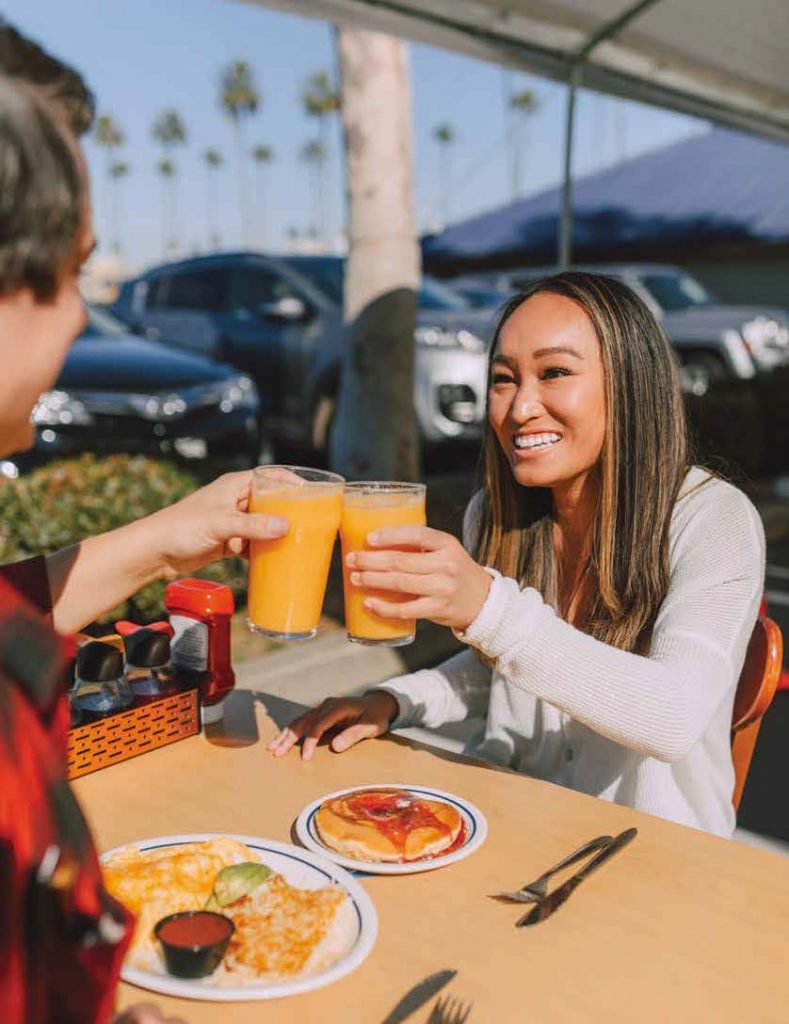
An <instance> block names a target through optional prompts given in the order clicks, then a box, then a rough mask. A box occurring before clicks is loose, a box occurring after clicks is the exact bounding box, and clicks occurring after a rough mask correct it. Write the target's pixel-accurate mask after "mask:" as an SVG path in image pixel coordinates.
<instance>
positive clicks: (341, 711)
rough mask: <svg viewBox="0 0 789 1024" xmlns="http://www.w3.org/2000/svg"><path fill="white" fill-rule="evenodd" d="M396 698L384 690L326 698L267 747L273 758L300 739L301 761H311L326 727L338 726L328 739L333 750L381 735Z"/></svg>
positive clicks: (394, 709) (394, 712)
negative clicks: (337, 730)
mask: <svg viewBox="0 0 789 1024" xmlns="http://www.w3.org/2000/svg"><path fill="white" fill-rule="evenodd" d="M398 711H399V707H398V704H397V701H396V700H395V699H394V697H393V696H392V695H391V693H387V692H386V691H385V690H375V691H374V692H373V693H368V694H366V695H365V696H364V697H337V698H335V697H329V698H328V699H327V700H325V701H323V703H322V704H319V705H318V706H317V707H316V708H313V709H312V711H307V712H305V714H303V715H299V717H298V718H294V720H293V721H292V722H291V723H290V725H289V726H287V728H285V729H283V730H282V732H280V733H279V734H278V735H277V736H275V737H274V739H273V740H272V741H271V743H269V745H268V746H267V748H266V749H267V750H270V751H271V753H272V754H273V755H274V757H281V756H282V755H283V754H287V752H288V751H289V750H290V748H291V747H292V746H293V744H294V743H297V742H298V741H299V740H303V741H304V742H303V744H302V747H301V759H302V761H310V760H312V755H313V754H314V753H315V748H316V747H317V746H318V743H319V742H320V739H321V736H323V734H324V733H325V732H327V731H328V730H329V729H340V730H342V731H340V732H338V733H337V735H336V736H335V737H334V738H333V739H332V741H331V748H332V750H335V751H337V752H338V753H339V752H340V751H342V750H347V749H348V748H349V747H352V746H353V745H354V743H358V742H359V740H369V739H372V738H373V737H374V736H382V735H383V734H384V733H385V732H387V731H388V729H389V726H390V725H391V724H392V722H393V721H394V720H395V718H396V717H397V714H398Z"/></svg>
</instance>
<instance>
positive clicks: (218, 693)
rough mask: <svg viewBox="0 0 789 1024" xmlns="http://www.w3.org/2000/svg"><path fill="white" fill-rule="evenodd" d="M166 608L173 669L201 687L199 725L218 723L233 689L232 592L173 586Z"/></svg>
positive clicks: (204, 583)
mask: <svg viewBox="0 0 789 1024" xmlns="http://www.w3.org/2000/svg"><path fill="white" fill-rule="evenodd" d="M164 605H165V608H166V609H167V612H168V614H169V616H170V625H171V626H172V629H173V638H172V641H171V643H170V649H171V664H172V666H173V669H174V670H175V672H176V673H177V674H178V675H179V676H181V677H182V678H183V679H185V680H187V681H191V682H192V683H193V684H195V685H197V686H198V687H199V690H200V704H201V711H200V715H201V718H202V721H203V724H204V725H210V724H211V723H212V722H218V721H219V720H220V719H221V718H222V716H223V714H224V707H223V701H224V698H225V697H226V696H227V695H228V694H229V693H230V691H231V690H232V689H233V687H234V686H235V685H236V677H235V675H234V673H233V669H232V666H231V664H230V620H231V618H232V616H233V611H234V607H235V606H234V602H233V591H232V590H231V589H230V587H227V586H225V584H224V583H212V582H211V581H210V580H198V579H185V580H176V581H175V582H174V583H168V584H167V588H166V590H165V592H164Z"/></svg>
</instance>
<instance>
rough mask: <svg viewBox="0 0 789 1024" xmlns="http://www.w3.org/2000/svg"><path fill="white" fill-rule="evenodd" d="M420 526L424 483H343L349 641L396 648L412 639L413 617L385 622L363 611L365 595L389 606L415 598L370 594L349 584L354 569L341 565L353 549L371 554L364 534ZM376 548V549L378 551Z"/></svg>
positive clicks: (344, 582) (345, 592)
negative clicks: (389, 603)
mask: <svg viewBox="0 0 789 1024" xmlns="http://www.w3.org/2000/svg"><path fill="white" fill-rule="evenodd" d="M411 525H416V526H424V525H425V488H424V485H423V484H386V483H366V484H361V483H358V484H348V485H346V490H345V495H344V497H343V506H342V522H341V524H340V536H341V538H342V558H343V592H344V597H345V628H346V630H347V631H348V639H349V640H352V641H354V642H356V643H362V644H384V645H389V646H393V647H394V646H400V645H403V644H408V643H411V642H412V641H413V639H414V631H415V628H416V622H415V621H414V620H413V619H385V618H383V617H381V616H380V615H375V614H373V612H371V611H368V610H367V609H366V608H365V607H364V600H365V598H367V597H380V598H381V599H382V600H384V601H388V602H391V603H392V604H403V603H405V602H406V601H411V600H413V598H412V597H411V596H410V595H408V594H396V593H394V592H392V591H383V590H369V589H366V588H363V587H355V586H352V585H351V583H350V579H349V577H350V573H351V572H352V571H353V570H351V569H349V568H348V567H347V566H346V565H345V556H346V555H347V554H349V553H350V552H351V551H365V550H370V548H368V545H367V534H368V533H371V532H372V531H373V530H378V529H381V527H384V526H411ZM379 550H380V549H379Z"/></svg>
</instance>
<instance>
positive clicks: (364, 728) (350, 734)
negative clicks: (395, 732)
mask: <svg viewBox="0 0 789 1024" xmlns="http://www.w3.org/2000/svg"><path fill="white" fill-rule="evenodd" d="M380 735H381V728H380V726H379V725H377V724H376V723H375V722H357V723H356V725H351V726H349V727H348V728H347V729H343V731H342V732H341V733H339V735H337V736H335V737H334V739H333V740H332V741H331V743H330V744H329V745H330V746H331V749H332V750H334V751H336V752H337V753H338V754H340V753H342V751H343V750H348V749H349V748H350V747H352V746H353V745H354V744H355V743H359V742H361V740H370V739H373V738H374V737H375V736H380Z"/></svg>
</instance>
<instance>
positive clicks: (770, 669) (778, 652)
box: [731, 618, 783, 810]
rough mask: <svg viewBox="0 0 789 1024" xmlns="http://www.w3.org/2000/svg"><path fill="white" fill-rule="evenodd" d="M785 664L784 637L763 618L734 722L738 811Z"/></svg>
mask: <svg viewBox="0 0 789 1024" xmlns="http://www.w3.org/2000/svg"><path fill="white" fill-rule="evenodd" d="M782 662H783V637H782V636H781V630H780V629H779V628H778V625H777V624H776V623H775V622H773V620H772V619H768V618H759V619H757V620H756V625H755V626H754V627H753V633H752V634H751V639H750V641H749V643H748V651H747V653H746V655H745V662H744V664H743V666H742V672H741V673H740V681H739V683H738V684H737V695H736V696H735V698H734V713H733V715H732V722H731V755H732V760H733V762H734V777H735V782H734V796H733V801H734V809H735V810H737V809H738V808H739V806H740V800H741V799H742V791H743V789H744V788H745V780H746V779H747V777H748V769H749V768H750V766H751V758H752V757H753V749H754V747H755V746H756V737H757V736H758V735H759V727H760V726H761V724H762V716H763V715H764V713H765V711H766V710H767V709H768V708H769V706H770V704H771V702H772V699H773V697H774V696H775V691H776V688H777V686H778V680H779V679H780V677H781V666H782Z"/></svg>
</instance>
